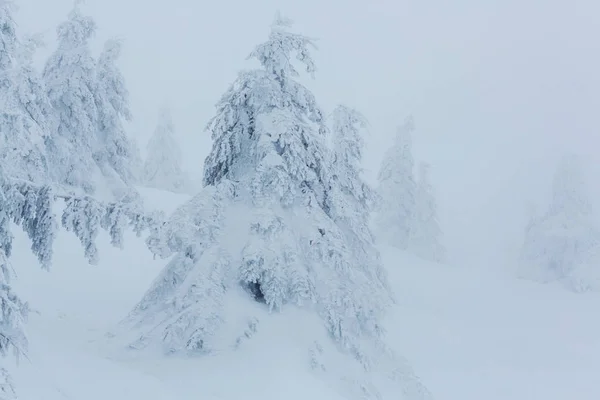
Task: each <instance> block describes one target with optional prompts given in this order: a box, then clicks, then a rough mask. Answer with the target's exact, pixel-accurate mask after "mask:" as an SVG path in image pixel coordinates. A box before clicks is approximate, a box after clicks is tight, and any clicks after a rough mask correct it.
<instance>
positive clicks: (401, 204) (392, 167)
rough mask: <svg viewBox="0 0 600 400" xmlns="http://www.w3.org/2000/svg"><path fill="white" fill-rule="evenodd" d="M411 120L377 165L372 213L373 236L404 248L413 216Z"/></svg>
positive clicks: (407, 243) (413, 125) (409, 119)
mask: <svg viewBox="0 0 600 400" xmlns="http://www.w3.org/2000/svg"><path fill="white" fill-rule="evenodd" d="M414 129H415V124H414V120H413V118H412V116H411V117H408V118H406V120H405V121H404V124H403V125H402V126H401V127H400V128H398V132H397V135H396V137H395V140H394V143H393V144H392V146H391V147H390V148H389V149H388V151H387V152H386V153H385V155H384V158H383V161H382V163H381V167H380V169H379V174H378V180H379V188H378V191H379V195H380V200H381V201H380V204H379V210H378V213H377V216H376V229H377V236H378V237H379V238H381V239H382V240H383V241H384V242H386V243H388V244H390V245H392V246H395V247H397V248H399V249H403V250H406V249H408V247H409V245H410V236H411V223H412V221H413V220H414V218H415V208H416V192H417V183H416V180H415V176H414V163H415V162H414V158H413V155H412V133H413V131H414Z"/></svg>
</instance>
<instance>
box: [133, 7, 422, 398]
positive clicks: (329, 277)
mask: <svg viewBox="0 0 600 400" xmlns="http://www.w3.org/2000/svg"><path fill="white" fill-rule="evenodd" d="M290 25H291V21H289V20H287V19H285V18H282V17H281V16H279V15H278V16H277V18H276V20H275V23H274V24H273V27H272V30H271V34H270V36H269V39H268V40H267V41H266V42H265V43H263V44H260V45H259V46H257V47H256V48H255V50H254V51H253V52H252V53H251V54H250V57H251V58H254V59H256V60H258V61H259V63H260V65H261V67H262V68H260V69H256V70H250V71H244V72H241V73H240V74H239V76H238V78H237V79H236V80H235V82H234V83H233V84H232V85H231V87H230V88H229V89H228V90H227V92H226V93H225V94H224V95H223V97H222V98H221V100H220V101H219V103H218V104H217V114H216V116H215V117H214V118H213V119H212V120H211V121H210V122H209V125H208V129H209V130H210V131H211V134H212V138H213V146H212V150H211V152H210V154H209V155H208V157H207V158H206V161H205V166H204V167H205V168H204V180H203V181H204V185H205V187H204V189H203V190H202V191H201V192H200V193H199V194H198V195H197V196H195V197H194V198H193V199H192V200H190V201H189V202H188V203H187V204H185V205H183V206H182V207H180V208H179V209H178V210H177V211H176V212H175V213H174V214H173V216H172V217H171V219H170V221H169V222H168V223H167V224H166V225H165V226H164V227H163V228H162V229H160V230H159V231H158V232H157V233H156V234H155V235H153V236H152V237H151V238H150V239H149V241H148V244H149V246H150V248H151V249H152V250H153V251H154V253H155V254H157V255H159V256H161V257H172V258H171V261H170V262H169V263H168V264H167V266H166V268H165V269H164V270H163V272H162V273H161V275H160V276H159V277H158V278H157V279H156V280H155V282H154V283H153V284H152V286H151V288H150V289H149V290H148V291H147V292H146V294H145V295H144V297H143V298H142V299H141V301H140V302H139V303H138V304H137V306H136V307H135V308H134V309H133V310H132V312H131V313H130V315H129V316H128V318H127V320H126V322H127V325H129V326H131V327H135V328H136V329H139V330H140V331H141V334H140V335H139V336H136V338H135V340H134V341H133V343H132V347H134V348H142V347H155V346H158V348H159V349H162V350H163V351H165V352H167V353H188V354H189V353H192V354H194V353H195V354H198V353H200V354H204V353H211V352H214V351H220V350H223V348H224V347H225V348H226V347H229V346H231V347H232V348H235V346H237V345H238V344H239V338H240V336H243V335H245V333H244V332H243V331H240V328H239V327H240V324H242V325H243V324H244V323H247V324H248V331H253V330H255V329H256V326H257V325H260V320H259V317H260V315H264V314H261V311H260V310H261V307H256V306H252V307H244V303H243V302H242V303H239V304H238V306H237V307H236V310H235V312H232V308H231V307H230V306H227V304H231V301H232V300H233V299H239V298H242V299H245V300H246V301H247V302H250V301H255V302H257V303H259V304H262V305H263V306H262V309H263V310H264V311H268V312H271V311H282V312H285V310H288V309H294V308H295V307H304V308H306V309H307V310H314V311H315V312H316V313H317V314H318V315H319V317H320V318H321V320H322V321H323V325H324V327H325V329H326V332H327V333H328V335H329V337H330V339H331V340H332V344H333V348H334V349H335V350H334V351H335V352H336V354H337V352H338V350H341V354H343V355H344V356H347V355H351V356H354V357H355V359H356V360H358V361H359V364H356V365H358V367H359V369H360V368H361V367H364V370H362V371H363V372H364V371H365V370H366V371H370V370H371V369H377V368H378V367H380V366H381V365H382V364H379V363H378V362H377V361H378V357H380V356H382V353H384V352H385V350H383V349H384V348H385V346H384V344H383V342H382V334H383V328H382V326H381V317H382V315H383V313H384V311H385V309H386V308H387V307H388V305H389V304H390V302H391V293H390V291H389V288H388V285H387V281H386V277H385V274H384V273H383V271H382V270H381V266H380V263H379V260H378V259H377V258H376V255H377V253H376V251H375V250H374V249H367V246H368V237H367V236H366V235H365V237H366V240H365V241H364V243H362V245H363V246H364V249H365V251H364V252H363V253H364V255H363V257H361V258H358V257H356V254H357V250H356V249H354V248H353V245H354V243H355V242H354V241H352V240H350V239H349V237H350V236H349V235H347V229H346V228H348V227H355V226H356V227H360V228H362V226H361V225H362V223H361V221H360V218H362V217H363V216H362V215H357V214H358V208H359V207H360V205H359V204H360V202H361V201H363V199H364V198H366V197H367V195H366V192H367V190H366V188H365V187H364V186H363V185H362V184H361V181H360V179H359V178H358V175H355V176H352V177H347V176H346V175H345V173H346V172H350V173H354V172H356V173H357V174H358V172H357V169H359V167H358V166H357V165H356V162H357V161H359V160H360V154H359V153H360V151H359V150H358V155H357V148H356V146H358V143H356V144H353V143H345V144H344V145H345V146H346V148H345V149H344V151H343V152H342V153H340V154H339V158H338V159H339V160H340V162H343V163H345V164H344V165H345V166H344V167H340V170H339V171H338V170H334V169H333V167H332V164H335V163H332V157H331V155H330V153H329V152H328V149H327V146H326V144H325V133H326V132H327V128H326V126H325V121H324V118H323V113H322V111H321V109H320V107H319V106H318V104H317V101H316V99H315V97H314V95H313V94H312V93H311V92H310V91H309V90H308V89H307V88H306V87H305V86H303V85H301V84H300V83H299V82H298V81H297V80H296V77H298V76H299V72H298V70H297V69H296V68H297V67H296V64H295V63H294V62H292V59H293V58H295V59H296V60H297V61H298V62H299V63H298V64H300V65H301V66H302V68H303V69H304V70H305V71H307V72H308V73H309V74H312V73H313V72H314V71H315V65H314V63H313V60H312V57H311V52H310V50H311V48H312V47H313V41H312V40H311V39H310V38H308V37H305V36H303V35H299V34H296V33H292V32H290V31H289V30H288V28H289V27H290ZM347 117H348V118H349V121H345V122H342V121H343V118H342V117H341V116H340V124H339V126H338V127H339V129H348V130H349V132H351V131H352V129H354V128H353V127H354V126H355V124H356V122H355V118H357V117H356V114H349V115H348V116H347ZM344 118H345V117H344ZM346 122H348V123H349V125H350V126H344V127H341V125H342V124H346ZM336 126H337V125H336ZM340 140H342V139H340ZM354 140H358V135H357V136H356V137H355V138H354ZM344 158H346V160H345V161H342V159H344ZM346 169H351V171H350V170H346ZM353 171H354V172H353ZM330 196H331V197H330ZM346 204H348V205H349V207H348V209H345V206H346ZM365 204H366V203H365ZM354 218H359V220H358V221H355V220H353V219H354ZM364 232H366V230H365V231H364ZM364 232H360V234H361V235H363V234H364ZM361 239H363V237H361ZM366 250H368V251H366ZM367 255H369V256H371V257H372V258H371V259H370V260H369V261H370V262H367V260H366V256H367ZM248 304H250V303H248ZM227 328H229V329H227ZM299 329H301V327H299ZM232 331H233V332H234V334H233V335H231V332H232ZM307 350H308V349H307ZM386 354H387V353H386ZM353 365H355V364H353ZM403 372H406V371H403ZM399 375H401V376H399V377H398V378H399V379H400V380H402V379H404V381H403V382H409V381H410V383H411V384H413V383H415V382H416V380H415V379H414V377H413V376H412V375H411V376H409V374H404V375H402V374H399ZM344 378H346V379H347V380H346V381H344V382H345V387H344V388H345V389H347V388H348V387H349V386H351V385H349V384H348V382H352V383H354V384H357V385H360V383H361V382H358V381H357V380H359V379H360V378H356V377H350V376H345V377H344ZM353 378H356V379H357V380H355V381H352V380H351V379H353ZM407 386H410V385H407ZM370 388H371V387H370ZM415 388H419V389H415ZM403 389H406V387H404V388H403ZM420 389H422V386H420V384H415V385H414V386H411V389H406V390H407V391H409V390H414V391H415V392H419V390H420ZM359 390H364V392H361V394H360V396H364V397H363V398H365V397H366V398H375V397H376V395H374V394H367V392H366V391H367V389H366V386H360V389H359ZM419 393H422V394H423V396H422V397H427V395H426V393H425V391H421V392H419ZM353 394H356V393H353ZM418 396H420V395H416V394H415V395H413V393H409V394H407V396H406V397H408V398H417V397H418Z"/></svg>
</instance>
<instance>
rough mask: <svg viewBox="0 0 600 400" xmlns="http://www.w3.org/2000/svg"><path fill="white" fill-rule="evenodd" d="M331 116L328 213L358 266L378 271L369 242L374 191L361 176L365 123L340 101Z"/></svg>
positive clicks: (363, 118)
mask: <svg viewBox="0 0 600 400" xmlns="http://www.w3.org/2000/svg"><path fill="white" fill-rule="evenodd" d="M332 117H333V118H332V120H333V127H332V128H333V129H332V131H333V148H334V152H333V155H332V160H331V161H332V163H331V166H330V167H329V168H330V171H331V175H330V179H331V184H330V186H329V194H328V196H327V200H328V201H327V209H328V210H329V211H328V214H329V215H330V216H331V218H333V220H334V221H335V222H336V224H337V225H338V226H339V227H340V228H341V230H342V232H343V234H344V235H345V237H346V240H347V241H348V243H349V248H350V249H352V250H353V251H354V253H355V256H354V257H355V258H356V260H357V261H358V262H359V263H360V264H361V266H362V267H363V268H365V269H366V271H369V270H370V271H375V272H376V273H377V274H380V273H381V271H382V269H381V268H382V267H381V261H380V256H379V253H378V251H377V250H376V249H375V247H374V245H373V235H372V233H371V230H370V227H369V220H370V213H371V211H372V209H373V205H374V204H375V201H376V194H375V192H374V191H373V190H372V189H371V188H370V187H369V186H368V185H367V184H366V183H365V182H364V180H363V179H362V177H361V174H362V171H363V169H362V152H363V148H364V139H363V136H362V135H363V133H364V131H365V130H366V128H367V126H368V123H367V120H366V119H365V117H364V116H363V115H362V114H360V113H359V112H358V111H356V110H354V109H352V108H349V107H346V106H344V105H340V106H338V107H336V108H335V110H334V111H333V115H332ZM379 280H380V281H382V282H385V278H384V277H379Z"/></svg>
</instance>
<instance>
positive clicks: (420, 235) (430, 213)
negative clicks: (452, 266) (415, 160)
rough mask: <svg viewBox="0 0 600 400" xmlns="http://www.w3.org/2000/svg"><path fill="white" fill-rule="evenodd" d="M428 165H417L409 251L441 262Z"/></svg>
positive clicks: (444, 255) (439, 241)
mask: <svg viewBox="0 0 600 400" xmlns="http://www.w3.org/2000/svg"><path fill="white" fill-rule="evenodd" d="M430 169H431V167H430V165H429V164H427V163H420V164H419V176H418V182H417V193H416V202H415V205H416V208H415V214H414V220H413V222H412V224H411V235H410V246H409V247H410V251H411V252H412V253H414V254H416V255H417V256H419V257H421V258H424V259H426V260H430V261H436V262H443V261H444V260H445V259H446V251H445V249H444V246H443V245H442V242H441V238H442V229H441V228H440V224H439V221H438V215H437V202H436V199H435V193H434V190H433V186H432V185H431V182H430V179H429V173H430Z"/></svg>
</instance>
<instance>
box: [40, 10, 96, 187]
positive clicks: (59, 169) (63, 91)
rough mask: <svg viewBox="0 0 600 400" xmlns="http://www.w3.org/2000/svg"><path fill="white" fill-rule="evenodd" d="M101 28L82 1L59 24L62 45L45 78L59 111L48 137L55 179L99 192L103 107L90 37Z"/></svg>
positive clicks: (48, 148)
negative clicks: (97, 159)
mask: <svg viewBox="0 0 600 400" xmlns="http://www.w3.org/2000/svg"><path fill="white" fill-rule="evenodd" d="M95 31H96V23H95V22H94V20H93V19H92V18H91V17H87V16H84V15H82V13H81V11H80V10H79V7H78V5H76V6H75V8H74V9H73V10H72V11H71V12H70V13H69V16H68V19H67V20H66V21H65V22H63V23H61V24H60V25H59V26H58V28H57V34H58V47H57V49H56V50H55V51H54V53H53V54H52V55H51V56H50V58H49V59H48V61H47V62H46V66H45V68H44V80H45V82H46V85H47V90H48V96H49V98H50V101H51V104H52V105H53V107H54V109H55V110H56V113H57V116H58V126H57V129H56V131H55V132H52V135H50V136H49V137H48V138H47V140H46V146H47V151H48V154H49V155H50V156H51V158H50V166H51V169H52V172H53V175H54V180H55V181H57V182H60V183H63V184H66V185H70V186H74V187H80V188H83V189H84V190H85V191H86V192H88V193H91V192H94V190H95V187H96V184H95V177H98V176H99V174H100V171H99V170H98V166H97V164H96V162H95V160H94V154H95V152H96V151H97V149H98V146H99V141H98V134H97V131H98V126H99V124H98V108H97V103H96V99H95V90H96V87H97V84H96V82H97V81H96V62H95V60H94V59H93V57H92V55H91V52H90V48H89V40H90V38H91V37H92V35H93V34H94V32H95Z"/></svg>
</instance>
